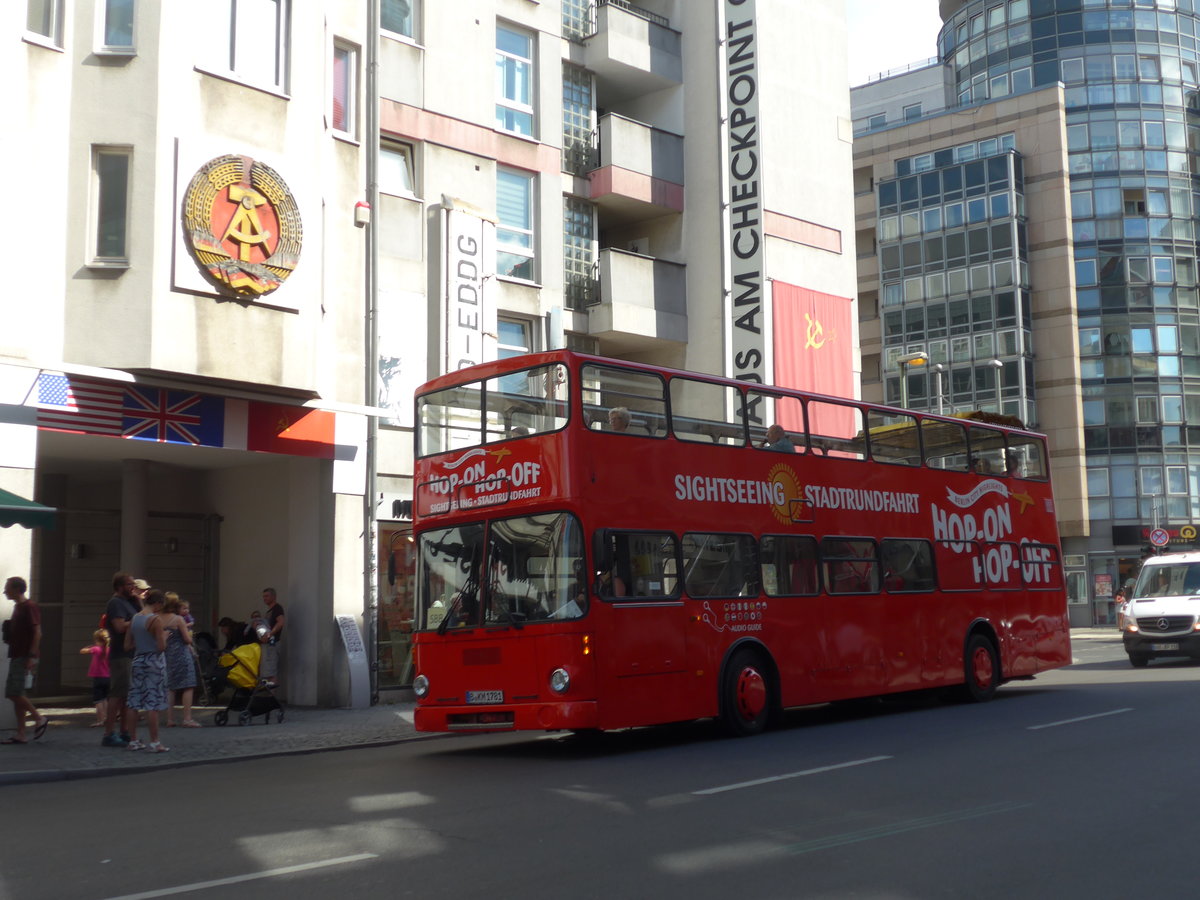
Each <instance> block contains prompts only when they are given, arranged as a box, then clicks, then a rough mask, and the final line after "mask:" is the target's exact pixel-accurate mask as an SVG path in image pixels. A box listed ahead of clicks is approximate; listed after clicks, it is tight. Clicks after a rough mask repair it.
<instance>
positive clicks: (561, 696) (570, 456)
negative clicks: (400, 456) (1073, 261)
mask: <svg viewBox="0 0 1200 900" xmlns="http://www.w3.org/2000/svg"><path fill="white" fill-rule="evenodd" d="M416 405H417V409H416V419H417V434H416V457H417V459H416V474H415V488H414V523H415V532H416V540H417V542H418V551H417V556H418V567H417V598H418V611H417V617H418V618H417V629H418V630H417V633H416V636H415V654H416V657H415V672H416V677H415V679H414V683H413V687H414V691H415V693H416V695H417V698H418V702H417V709H416V726H417V728H418V729H419V730H421V731H502V730H521V729H538V730H556V729H572V730H592V729H613V728H624V727H630V726H640V725H651V724H657V723H667V722H676V721H683V720H689V719H697V718H704V717H716V718H718V719H719V720H720V721H721V722H722V723H723V724H724V725H725V726H727V728H728V729H730V730H731V731H733V732H734V733H737V734H753V733H756V732H758V731H761V730H762V729H763V728H764V727H766V725H767V724H768V723H769V722H770V721H772V720H773V719H775V718H776V717H777V715H778V714H779V713H780V712H781V711H782V710H783V709H785V708H788V707H796V706H803V705H807V704H815V703H821V702H826V701H833V700H841V699H848V698H854V697H866V696H876V695H882V694H889V693H896V692H901V691H910V690H917V689H923V688H942V687H958V688H959V689H960V691H961V693H962V694H964V695H965V696H966V697H968V698H970V699H973V700H977V701H982V700H987V699H990V698H991V697H992V695H993V693H994V692H995V690H996V688H997V686H998V685H1000V684H1001V683H1003V682H1006V681H1009V680H1011V679H1015V678H1028V677H1032V676H1033V675H1035V674H1036V673H1038V672H1041V671H1043V670H1046V669H1050V668H1054V667H1057V666H1062V665H1066V664H1067V663H1069V662H1070V659H1071V656H1070V638H1069V632H1068V619H1067V608H1066V596H1065V593H1064V590H1063V577H1062V567H1061V557H1060V548H1059V543H1058V532H1057V527H1056V523H1055V516H1054V502H1053V496H1052V493H1051V488H1050V480H1049V475H1048V466H1047V454H1046V446H1045V440H1044V438H1043V437H1042V436H1040V435H1037V434H1033V433H1030V432H1028V431H1024V430H1020V429H1017V428H1012V427H1004V426H1003V425H1001V424H992V423H990V422H987V421H979V420H978V417H976V418H955V417H945V416H934V415H924V414H918V413H911V412H907V411H905V410H900V409H895V408H890V407H882V406H873V405H871V404H867V403H858V402H853V401H848V400H842V399H837V398H833V397H825V396H820V395H813V394H806V393H803V392H798V391H791V390H783V389H775V388H770V387H763V386H758V385H748V384H745V383H741V382H738V381H733V380H729V379H723V378H719V377H712V376H704V375H697V374H692V373H687V372H681V371H674V370H669V369H661V368H655V367H652V366H645V365H638V364H634V363H626V362H619V361H616V360H609V359H603V358H599V357H594V356H584V355H580V354H575V353H570V352H567V351H556V352H549V353H539V354H533V355H529V356H521V357H515V358H510V359H506V360H501V361H497V362H491V363H485V364H483V365H478V366H474V367H472V368H469V369H463V370H461V371H458V372H454V373H452V374H449V375H445V376H443V377H441V378H438V379H435V380H433V381H431V382H429V383H428V384H426V385H424V386H423V387H422V388H421V389H420V391H419V392H418V394H417V398H416ZM983 418H991V419H993V420H999V419H1001V418H1002V417H999V416H986V415H985V416H983Z"/></svg>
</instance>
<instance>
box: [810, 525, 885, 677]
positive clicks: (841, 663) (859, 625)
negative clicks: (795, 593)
mask: <svg viewBox="0 0 1200 900" xmlns="http://www.w3.org/2000/svg"><path fill="white" fill-rule="evenodd" d="M821 564H822V569H823V574H822V577H823V579H824V582H825V590H826V592H827V593H828V594H829V595H830V596H829V608H828V619H827V621H828V629H829V645H828V651H829V657H828V660H827V663H828V665H829V670H828V674H829V677H828V678H827V679H826V682H827V683H828V684H829V685H830V686H831V688H832V689H833V690H835V691H837V692H839V693H845V694H846V696H862V695H865V694H870V693H874V692H877V691H882V690H884V688H885V686H886V683H887V677H888V656H889V649H888V643H889V641H888V627H889V626H890V624H891V620H890V618H888V617H886V616H885V614H884V613H885V608H886V599H885V598H884V597H883V596H882V595H881V594H880V592H879V591H880V586H881V583H882V570H881V566H880V562H879V549H878V545H877V544H876V543H875V541H873V540H871V539H869V538H846V537H826V538H825V539H824V540H822V541H821Z"/></svg>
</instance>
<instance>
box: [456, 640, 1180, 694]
mask: <svg viewBox="0 0 1200 900" xmlns="http://www.w3.org/2000/svg"><path fill="white" fill-rule="evenodd" d="M1150 649H1151V650H1157V651H1158V652H1160V653H1161V652H1163V651H1165V650H1178V649H1179V645H1178V644H1176V643H1170V644H1151V645H1150ZM468 702H469V701H468Z"/></svg>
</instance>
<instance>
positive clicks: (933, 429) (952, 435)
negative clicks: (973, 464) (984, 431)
mask: <svg viewBox="0 0 1200 900" xmlns="http://www.w3.org/2000/svg"><path fill="white" fill-rule="evenodd" d="M921 443H922V445H923V446H924V448H925V462H926V464H927V465H929V466H930V467H931V468H934V469H947V470H949V471H953V472H966V471H967V470H968V466H967V463H968V459H967V430H966V429H965V428H963V426H962V425H959V424H958V423H957V422H939V421H936V420H934V419H922V420H921Z"/></svg>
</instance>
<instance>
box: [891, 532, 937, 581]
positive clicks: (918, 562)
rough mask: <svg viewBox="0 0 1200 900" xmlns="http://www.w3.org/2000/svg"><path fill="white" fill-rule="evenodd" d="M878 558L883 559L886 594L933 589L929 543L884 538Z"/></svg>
mask: <svg viewBox="0 0 1200 900" xmlns="http://www.w3.org/2000/svg"><path fill="white" fill-rule="evenodd" d="M880 555H881V556H882V557H883V589H884V590H885V591H888V592H890V593H898V592H903V591H932V590H933V589H934V586H935V580H934V575H933V547H932V546H931V545H930V543H929V541H924V540H907V539H892V538H887V539H884V540H883V541H882V542H881V544H880Z"/></svg>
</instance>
